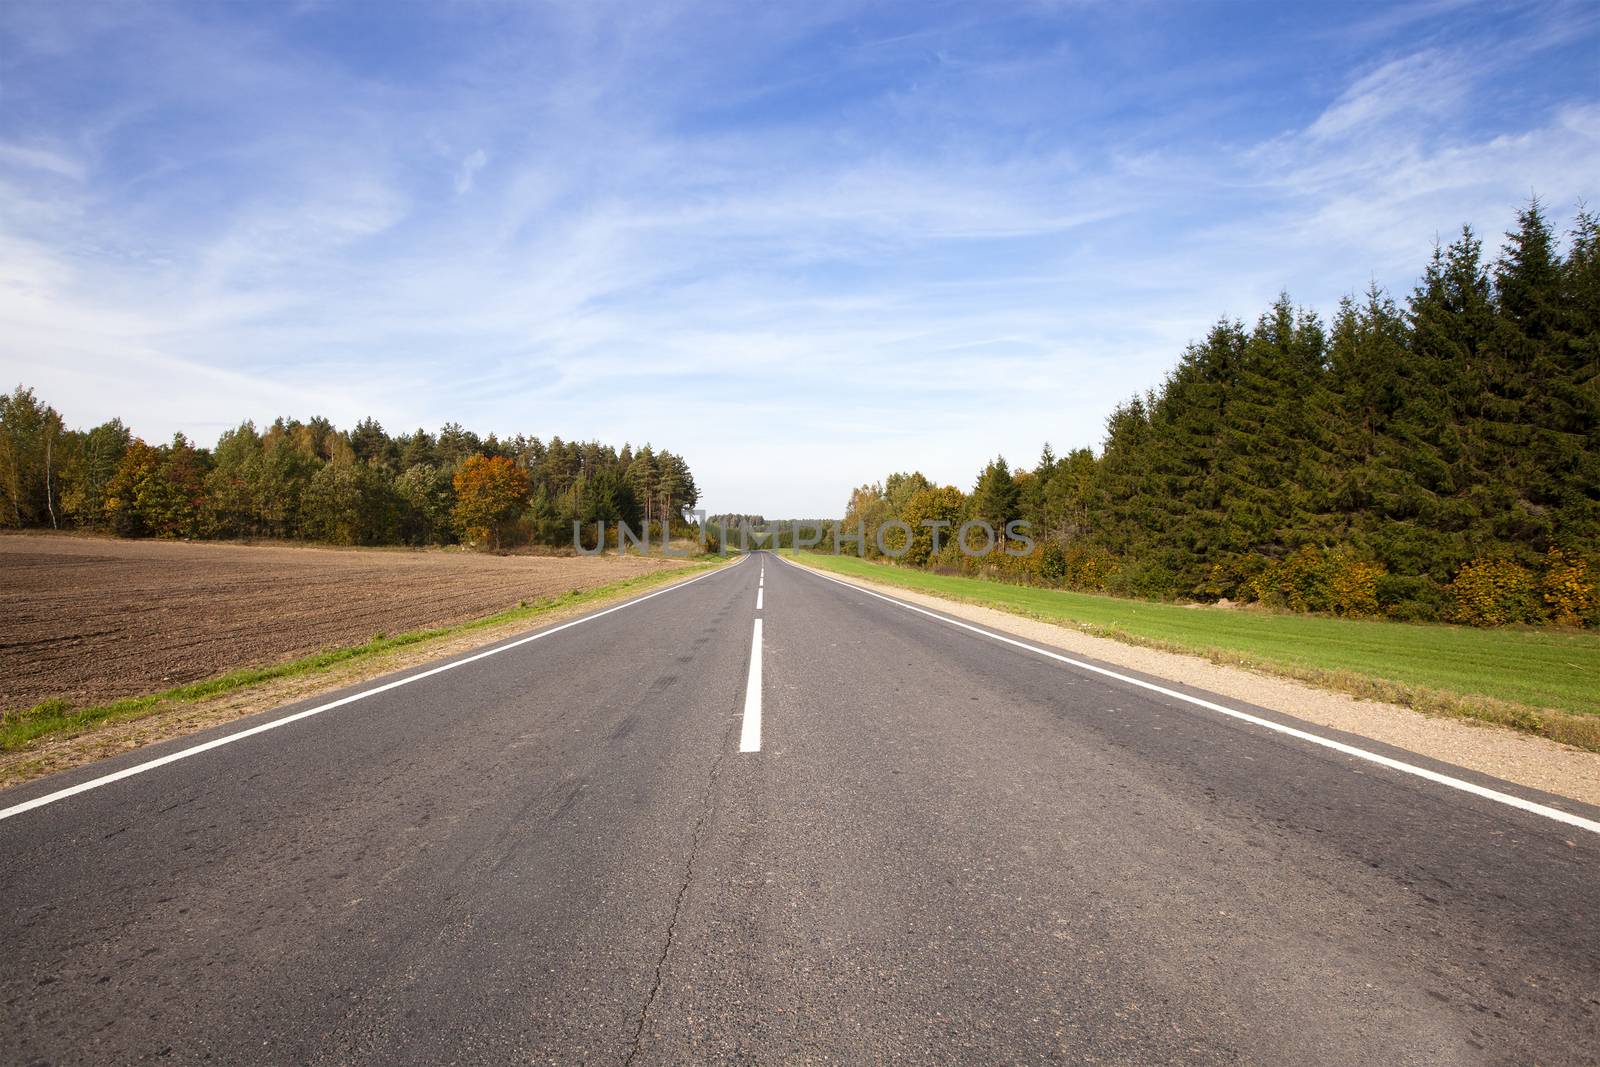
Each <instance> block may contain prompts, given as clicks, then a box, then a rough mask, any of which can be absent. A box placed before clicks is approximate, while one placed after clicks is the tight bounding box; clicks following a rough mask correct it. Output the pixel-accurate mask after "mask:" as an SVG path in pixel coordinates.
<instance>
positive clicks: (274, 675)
mask: <svg viewBox="0 0 1600 1067" xmlns="http://www.w3.org/2000/svg"><path fill="white" fill-rule="evenodd" d="M715 566H717V564H715V563H699V564H693V565H690V566H687V567H680V568H674V569H671V570H661V571H656V572H654V573H651V574H638V575H634V576H633V577H631V578H623V579H621V580H619V581H615V582H611V583H609V584H607V585H602V586H596V587H595V588H593V589H573V590H570V591H569V592H566V593H561V594H559V595H557V596H552V597H545V598H544V599H542V600H536V601H533V602H531V603H522V604H518V605H517V606H516V607H514V608H509V609H507V610H505V611H501V612H497V613H496V614H494V615H486V616H484V617H483V618H480V619H472V620H470V621H468V622H463V623H457V624H455V625H453V626H440V627H435V628H433V629H428V630H410V631H407V632H406V633H401V634H394V635H393V636H390V635H387V634H379V635H378V636H376V637H374V638H373V639H372V640H370V641H367V642H366V643H364V644H360V645H349V646H347V647H344V648H335V649H329V650H328V651H325V652H317V653H313V654H312V655H309V656H302V657H301V658H300V659H295V660H290V661H288V662H286V663H275V664H273V665H271V666H268V667H244V668H241V669H239V670H236V671H229V672H228V673H227V674H222V675H218V676H217V677H215V678H207V679H204V680H202V681H198V682H190V683H188V684H187V685H179V686H174V687H173V688H171V689H163V690H162V691H160V692H158V693H147V694H145V695H143V696H135V697H126V698H124V699H122V700H115V701H112V702H111V703H108V704H95V705H92V706H89V707H73V706H72V705H70V704H68V703H67V702H66V701H64V700H59V699H55V700H46V701H43V702H41V703H39V704H35V705H34V706H33V707H31V708H27V709H25V710H22V711H11V712H5V713H0V752H16V751H19V750H21V749H24V748H26V747H28V745H30V744H31V743H33V742H34V741H36V740H38V739H39V738H42V737H54V736H62V735H68V734H78V733H82V732H83V731H85V730H87V729H90V728H93V727H98V726H103V725H106V724H108V723H112V722H120V721H124V720H128V719H140V718H144V717H145V716H147V715H152V714H154V713H156V712H158V711H163V710H166V709H167V708H172V707H177V706H180V705H183V704H193V703H196V702H198V701H201V700H206V699H209V698H211V697H215V696H220V695H222V694H224V693H231V692H234V691H236V690H240V689H248V688H249V687H251V686H254V685H260V684H262V683H263V682H271V681H276V680H277V679H280V678H291V677H294V676H296V675H303V674H316V673H318V672H321V671H327V670H330V669H332V668H334V667H337V666H339V665H341V664H345V663H351V662H354V661H357V660H363V659H371V658H373V657H374V656H381V655H383V654H384V653H386V652H393V651H394V650H396V649H400V648H405V647H407V646H409V645H419V644H423V643H425V642H428V641H435V640H438V639H440V638H444V637H454V636H457V635H459V634H465V633H470V632H472V631H474V630H483V629H488V628H489V627H492V626H501V625H503V624H506V623H515V622H532V621H535V620H537V619H539V618H540V617H541V616H544V615H549V614H550V613H552V612H555V611H560V610H563V609H568V608H574V607H581V606H583V605H585V604H590V603H594V602H596V601H600V600H607V599H610V598H612V597H616V596H620V595H622V594H624V593H632V592H638V591H640V590H643V589H646V588H648V587H649V586H653V585H660V584H662V583H664V582H666V581H668V580H670V579H673V578H678V577H682V576H684V575H688V574H693V573H695V572H696V571H704V570H709V569H711V568H712V567H715Z"/></svg>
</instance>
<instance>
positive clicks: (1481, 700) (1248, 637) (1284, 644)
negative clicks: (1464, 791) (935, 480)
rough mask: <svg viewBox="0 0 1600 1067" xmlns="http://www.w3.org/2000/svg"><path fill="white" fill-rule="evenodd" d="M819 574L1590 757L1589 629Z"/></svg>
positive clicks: (1599, 727)
mask: <svg viewBox="0 0 1600 1067" xmlns="http://www.w3.org/2000/svg"><path fill="white" fill-rule="evenodd" d="M805 561H806V562H807V563H808V564H810V565H812V566H815V567H817V568H819V569H821V570H827V571H833V572H835V573H838V574H843V575H849V576H853V577H858V578H865V579H867V580H869V581H874V582H880V583H883V584H885V585H891V586H898V587H900V588H903V589H911V590H915V591H917V592H921V593H929V594H932V595H934V596H938V597H942V598H944V599H946V600H953V601H957V602H959V603H966V604H976V605H979V606H982V607H989V608H996V609H998V610H1001V611H1006V612H1010V613H1011V614H1014V615H1021V616H1024V617H1026V618H1032V619H1038V620H1040V621H1043V622H1050V623H1056V624H1058V625H1063V626H1068V627H1070V628H1072V629H1075V630H1079V631H1081V632H1084V633H1088V634H1091V635H1093V636H1096V637H1107V638H1111V639H1113V640H1116V641H1121V642H1123V643H1125V644H1132V645H1141V646H1144V647H1147V648H1156V649H1160V650H1162V651H1167V652H1183V653H1189V654H1191V655H1200V656H1204V657H1205V658H1206V659H1209V660H1211V661H1212V662H1214V663H1220V664H1225V665H1228V666H1236V667H1245V668H1249V669H1252V670H1259V671H1264V672H1266V673H1270V674H1276V675H1280V676H1283V677H1288V678H1294V679H1296V680H1299V681H1304V682H1309V683H1311V684H1313V685H1317V686H1321V687H1323V688H1327V689H1335V690H1338V691H1340V692H1345V693H1349V694H1352V695H1354V696H1358V697H1364V698H1368V699H1373V700H1383V701H1388V702H1390V703H1396V704H1404V705H1407V706H1409V707H1413V708H1416V709H1417V710H1419V711H1423V712H1427V713H1429V714H1435V715H1450V716H1457V717H1463V718H1468V719H1475V720H1479V721H1483V722H1490V723H1496V724H1499V725H1502V726H1510V727H1512V728H1514V729H1517V730H1521V731H1523V732H1526V733H1532V734H1538V735H1540V736H1543V737H1549V738H1552V739H1554V740H1557V741H1562V742H1565V743H1567V744H1570V745H1573V746H1575V747H1578V748H1583V749H1587V750H1588V751H1591V752H1600V634H1594V633H1589V632H1585V631H1580V630H1565V629H1535V628H1527V629H1502V630H1480V629H1474V628H1472V627H1464V626H1450V625H1444V624H1439V623H1402V622H1390V621H1386V620H1376V619H1341V618H1334V617H1328V616H1309V615H1286V614H1276V613H1272V612H1266V611H1260V610H1253V609H1234V610H1227V609H1219V608H1212V607H1201V606H1189V605H1182V604H1164V603H1156V602H1151V601H1141V600H1130V599H1124V598H1120V597H1111V596H1102V595H1097V594H1091V593H1077V592H1070V591H1067V590H1062V589H1043V588H1038V587H1034V586H1024V585H1011V584H1008V583H1003V582H995V581H989V580H986V579H982V578H969V577H961V576H950V575H942V574H934V573H932V572H929V571H923V570H917V569H913V568H910V567H898V566H894V565H891V564H882V563H872V562H868V561H866V560H862V559H857V558H855V557H852V556H831V555H824V554H819V553H807V554H806V556H805Z"/></svg>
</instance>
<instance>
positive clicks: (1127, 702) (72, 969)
mask: <svg viewBox="0 0 1600 1067" xmlns="http://www.w3.org/2000/svg"><path fill="white" fill-rule="evenodd" d="M758 600H759V605H760V606H759V610H758ZM758 620H759V623H758ZM758 634H759V637H758V636H757V635H758ZM451 662H453V663H455V664H456V665H455V666H453V667H450V668H449V669H444V670H439V669H436V668H435V669H431V671H429V672H424V671H416V672H411V673H410V674H408V675H402V676H397V677H396V678H395V679H392V680H382V681H381V682H375V683H369V684H368V685H365V686H362V687H357V688H355V689H352V690H349V691H346V692H345V693H342V694H336V695H335V696H337V697H339V698H341V699H343V698H345V697H355V698H356V699H351V700H348V701H346V702H342V703H338V704H337V706H333V707H326V705H327V704H329V703H330V700H329V698H323V699H321V700H318V701H309V702H307V703H305V704H302V705H296V706H293V707H290V708H285V709H282V710H280V711H277V712H273V713H270V714H268V715H265V716H260V717H257V718H256V719H254V720H247V721H245V722H243V723H235V724H232V725H230V726H228V727H224V728H220V729H218V730H215V731H212V732H210V733H208V734H203V735H197V736H193V737H189V738H185V739H181V740H178V741H174V742H171V743H167V744H163V745H160V746H153V747H151V748H147V749H143V750H140V751H138V752H132V753H129V754H127V755H126V756H122V757H118V758H117V759H115V760H111V761H107V762H103V763H100V764H97V765H95V766H93V767H86V768H80V769H78V770H76V771H73V772H70V773H67V774H62V775H57V776H55V777H53V778H50V779H47V780H44V781H40V782H36V783H32V784H31V785H29V786H26V787H22V788H18V789H13V790H10V791H8V792H6V793H5V794H3V795H0V808H4V809H5V810H4V812H3V813H0V814H3V815H4V817H3V818H0V900H3V907H4V913H3V914H4V920H3V921H4V926H3V929H0V933H3V937H0V1003H3V1005H4V1014H3V1028H0V1063H5V1064H26V1063H35V1062H38V1063H96V1064H99V1063H104V1064H120V1063H135V1062H145V1061H156V1060H159V1061H161V1062H170V1063H198V1062H202V1061H206V1062H212V1063H309V1064H343V1063H354V1064H448V1063H463V1064H465V1063H485V1064H506V1063H546V1062H554V1063H579V1062H584V1063H602V1064H603V1063H611V1064H616V1063H629V1064H682V1063H702V1062H710V1063H747V1062H748V1063H791V1062H816V1063H847V1064H861V1063H928V1064H948V1063H1046V1062H1062V1063H1163V1062H1164V1063H1186V1064H1187V1063H1266V1064H1284V1063H1297V1064H1320V1063H1330V1064H1332V1063H1337V1064H1346V1063H1349V1064H1391V1063H1396V1064H1429V1065H1438V1064H1457V1063H1460V1064H1477V1063H1485V1064H1487V1063H1535V1062H1537V1063H1542V1064H1557V1063H1587V1062H1595V1060H1596V1056H1597V1050H1600V914H1597V909H1596V904H1597V901H1600V833H1596V832H1595V829H1594V828H1593V826H1594V824H1592V823H1591V824H1585V823H1584V822H1583V820H1584V819H1586V818H1587V819H1594V818H1595V817H1596V815H1597V813H1596V812H1595V811H1593V810H1592V809H1587V810H1586V809H1582V808H1580V807H1579V806H1577V805H1572V804H1568V803H1565V802H1560V801H1554V800H1552V799H1551V798H1548V797H1540V796H1538V795H1535V794H1532V793H1529V792H1527V791H1525V790H1519V789H1517V788H1516V787H1512V786H1506V785H1504V784H1501V783H1495V782H1492V781H1490V780H1487V779H1483V778H1480V777H1476V776H1474V775H1472V774H1470V773H1469V772H1462V771H1457V770H1454V769H1452V768H1448V767H1442V766H1440V765H1437V764H1432V763H1427V762H1426V761H1421V760H1419V759H1417V758H1414V757H1410V756H1406V755H1405V754H1403V753H1395V752H1393V751H1391V750H1386V749H1381V748H1380V747H1377V746H1374V745H1372V744H1369V743H1367V742H1363V741H1358V740H1357V739H1353V738H1349V737H1344V738H1342V739H1341V738H1339V737H1337V736H1336V735H1334V734H1332V733H1330V732H1329V731H1326V730H1321V729H1319V728H1314V727H1306V730H1307V731H1308V732H1309V733H1311V734H1314V735H1316V736H1317V737H1321V738H1332V739H1334V740H1335V741H1339V740H1342V741H1345V742H1349V743H1350V744H1352V745H1355V746H1359V748H1360V751H1361V752H1364V753H1371V754H1375V755H1378V756H1380V757H1381V756H1385V755H1387V756H1390V757H1395V756H1398V757H1400V758H1401V759H1403V760H1405V761H1407V762H1408V763H1409V764H1411V765H1414V766H1415V767H1417V768H1420V769H1421V770H1423V771H1431V772H1434V773H1443V774H1444V775H1445V776H1447V777H1448V779H1449V781H1457V780H1459V781H1460V782H1462V783H1465V784H1467V785H1476V786H1478V787H1480V788H1481V787H1484V786H1487V787H1489V788H1490V789H1492V790H1494V791H1498V792H1500V793H1504V794H1507V795H1508V796H1507V797H1506V798H1503V799H1496V798H1495V797H1494V796H1492V795H1491V796H1485V795H1480V794H1479V793H1474V792H1469V791H1465V790H1464V789H1463V788H1460V787H1459V785H1450V784H1441V783H1440V782H1438V781H1435V780H1430V779H1429V778H1426V777H1420V776H1419V775H1418V774H1417V773H1414V772H1412V771H1408V770H1403V769H1396V768H1394V767H1392V766H1388V765H1385V764H1383V763H1381V762H1374V761H1373V759H1371V758H1368V757H1366V756H1362V755H1353V754H1351V753H1350V752H1347V751H1342V750H1340V749H1337V748H1330V747H1328V746H1327V745H1325V744H1320V743H1316V742H1315V741H1313V740H1308V739H1306V738H1303V737H1300V736H1296V735H1294V734H1290V733H1283V732H1279V731H1277V730H1274V729H1270V728H1267V727H1265V726H1263V725H1261V724H1259V723H1256V722H1251V721H1248V720H1245V719H1239V718H1234V717H1230V716H1229V715H1227V714H1223V713H1220V712H1218V711H1214V710H1211V709H1209V708H1207V707H1205V706H1203V705H1201V704H1196V703H1193V702H1192V701H1189V700H1185V699H1182V698H1181V697H1182V695H1185V694H1188V691H1187V690H1184V689H1182V687H1181V685H1172V684H1170V683H1163V684H1164V685H1165V686H1166V687H1167V688H1169V689H1172V690H1174V691H1176V692H1177V693H1178V694H1179V695H1170V694H1166V693H1162V692H1159V691H1156V690H1152V689H1149V688H1141V687H1139V686H1138V685H1136V684H1130V683H1129V682H1128V681H1124V680H1122V679H1120V678H1117V677H1112V676H1110V675H1105V674H1096V673H1094V672H1093V671H1091V670H1085V669H1082V668H1081V667H1077V666H1073V665H1071V664H1067V663H1063V662H1060V661H1058V660H1055V659H1051V658H1049V657H1048V656H1046V655H1042V654H1040V653H1039V652H1037V651H1034V650H1031V649H1028V648H1023V647H1018V646H1017V645H1016V644H1011V643H1006V642H1004V641H1002V640H996V639H993V638H991V637H986V636H984V635H983V634H981V633H978V632H974V630H973V629H972V628H971V627H963V626H962V625H958V624H955V623H952V622H951V621H949V620H946V619H943V618H940V617H938V616H937V615H936V614H935V613H927V612H919V611H915V610H909V609H907V608H905V607H904V606H902V605H899V604H897V603H895V602H893V601H891V600H889V599H886V598H883V597H880V596H874V595H872V594H870V593H868V592H864V591H861V590H858V589H855V588H853V587H849V586H845V585H842V584H840V583H838V582H836V581H833V580H830V579H829V578H826V577H824V576H822V575H818V574H815V573H812V572H810V571H807V570H803V569H801V568H798V567H795V566H794V565H792V564H789V563H787V562H783V561H780V560H778V559H777V558H775V557H773V556H770V555H765V554H757V555H754V556H752V557H749V558H748V559H747V560H745V561H744V562H741V563H739V564H737V565H734V566H731V567H728V568H725V569H723V570H719V571H715V572H712V573H710V574H708V575H706V576H704V577H701V578H699V579H697V580H695V581H692V582H690V583H688V584H685V585H682V586H678V587H675V588H672V589H669V590H666V591H661V592H658V593H655V594H652V595H650V596H648V597H645V598H642V599H639V600H636V601H633V602H631V603H629V604H628V605H626V606H624V607H621V608H617V609H613V610H610V611H608V612H606V613H603V614H600V615H598V616H594V617H590V618H588V619H587V620H585V621H582V622H578V623H568V624H564V625H562V626H560V627H555V628H552V629H548V630H546V631H543V635H542V636H537V637H535V638H534V639H531V640H530V639H528V638H523V639H519V640H518V641H514V642H507V643H504V644H502V645H500V646H495V648H493V649H491V650H490V651H489V653H488V654H485V653H477V654H474V655H472V656H463V657H460V658H459V659H458V660H456V661H451ZM1119 673H1122V674H1126V672H1119ZM407 678H411V679H413V680H410V681H406V680H405V679H407ZM391 681H394V682H399V683H400V684H393V685H391V686H390V687H389V688H385V689H382V690H381V691H378V692H370V691H371V690H373V689H374V688H377V687H378V686H379V685H380V684H387V683H389V682H391ZM1175 681H1176V682H1179V683H1181V681H1182V680H1181V679H1177V680H1175ZM363 693H366V694H368V695H364V696H363V695H361V694H363ZM1217 702H1218V703H1220V704H1227V705H1228V706H1229V707H1230V708H1232V709H1237V710H1240V711H1242V712H1244V713H1246V714H1253V715H1257V716H1259V717H1260V719H1261V720H1262V721H1263V722H1269V723H1289V724H1290V725H1296V724H1293V723H1292V721H1291V720H1288V719H1284V718H1283V717H1281V716H1275V715H1273V714H1272V713H1269V712H1262V711H1258V710H1255V709H1249V708H1243V707H1241V706H1240V705H1238V704H1237V703H1230V702H1227V701H1222V700H1220V699H1219V700H1218V701H1217ZM319 709H320V710H319ZM303 712H312V713H311V714H305V715H302V716H301V717H299V718H292V716H294V715H296V714H298V713H303ZM753 716H754V718H753ZM286 720H287V721H286ZM274 723H277V724H280V725H277V726H273V725H272V724H274ZM1299 725H1303V724H1299ZM247 728H258V729H257V731H256V732H255V733H251V734H248V735H247V736H243V737H238V736H237V735H239V734H240V733H241V731H242V730H244V729H247ZM230 738H231V739H232V740H229V739H230ZM205 742H222V743H220V744H215V745H214V746H213V747H210V748H206V749H204V750H202V751H197V752H196V751H192V750H193V749H194V748H195V746H196V745H197V744H200V743H205ZM173 756H178V757H180V758H175V759H171V760H169V761H168V762H165V763H162V764H160V765H157V766H153V767H152V766H148V764H149V763H150V762H151V761H152V760H153V759H157V758H165V757H173ZM121 771H135V772H136V773H132V774H129V775H127V776H125V777H121V778H116V779H115V780H110V781H102V779H104V778H106V777H107V776H108V775H109V774H112V773H113V772H121ZM77 786H87V787H86V788H82V789H81V790H79V791H77V792H72V791H71V790H72V789H73V788H74V787H77ZM1518 798H1520V799H1521V800H1522V801H1523V802H1525V803H1526V802H1531V805H1530V807H1531V809H1532V810H1529V809H1528V808H1522V807H1516V806H1513V805H1512V804H1511V803H1507V802H1506V800H1509V799H1518ZM33 801H42V802H41V803H38V804H37V805H35V806H27V805H28V804H30V803H31V802H33ZM1540 805H1546V806H1548V807H1549V808H1556V807H1560V808H1563V809H1564V810H1565V811H1567V812H1572V813H1575V814H1576V816H1577V821H1576V822H1571V821H1568V822H1562V821H1558V819H1557V818H1554V817H1552V813H1551V811H1549V810H1546V809H1544V808H1541V807H1540Z"/></svg>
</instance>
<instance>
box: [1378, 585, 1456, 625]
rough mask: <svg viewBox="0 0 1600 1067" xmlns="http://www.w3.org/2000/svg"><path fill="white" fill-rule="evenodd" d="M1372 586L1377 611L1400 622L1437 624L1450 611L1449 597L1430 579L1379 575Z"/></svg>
mask: <svg viewBox="0 0 1600 1067" xmlns="http://www.w3.org/2000/svg"><path fill="white" fill-rule="evenodd" d="M1374 587H1375V588H1374V591H1375V593H1376V595H1377V599H1378V608H1379V610H1380V611H1382V612H1383V614H1384V616H1385V617H1387V618H1390V619H1395V620H1397V621H1399V622H1437V621H1438V620H1440V619H1442V618H1444V617H1446V616H1447V615H1448V614H1449V612H1450V594H1449V593H1447V592H1446V591H1445V590H1444V589H1443V588H1442V587H1441V586H1440V585H1439V584H1438V583H1437V582H1435V581H1434V580H1433V579H1431V578H1425V577H1420V576H1413V575H1406V574H1381V575H1379V576H1378V579H1377V581H1376V582H1375V583H1374Z"/></svg>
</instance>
